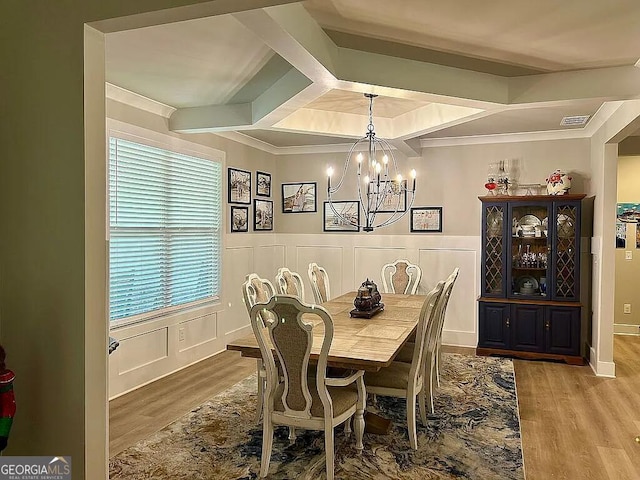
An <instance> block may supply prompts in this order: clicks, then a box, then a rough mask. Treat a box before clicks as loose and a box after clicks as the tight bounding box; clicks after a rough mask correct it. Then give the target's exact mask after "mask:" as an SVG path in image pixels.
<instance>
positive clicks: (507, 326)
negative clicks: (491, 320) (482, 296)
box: [507, 317, 509, 328]
mask: <svg viewBox="0 0 640 480" xmlns="http://www.w3.org/2000/svg"><path fill="white" fill-rule="evenodd" d="M507 328H509V317H507Z"/></svg>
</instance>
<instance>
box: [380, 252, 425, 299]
mask: <svg viewBox="0 0 640 480" xmlns="http://www.w3.org/2000/svg"><path fill="white" fill-rule="evenodd" d="M381 275H382V289H383V290H384V293H405V294H410V295H415V293H416V292H417V291H418V286H419V285H420V279H421V278H422V270H421V269H420V267H419V266H418V265H414V264H413V263H411V262H409V260H404V259H402V260H396V261H395V262H393V263H387V264H386V265H384V266H383V267H382V272H381Z"/></svg>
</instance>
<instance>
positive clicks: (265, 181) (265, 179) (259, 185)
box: [256, 171, 271, 197]
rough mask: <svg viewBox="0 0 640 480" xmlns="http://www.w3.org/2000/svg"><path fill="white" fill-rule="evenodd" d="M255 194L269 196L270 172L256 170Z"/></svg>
mask: <svg viewBox="0 0 640 480" xmlns="http://www.w3.org/2000/svg"><path fill="white" fill-rule="evenodd" d="M256 196H259V197H270V196H271V174H270V173H266V172H260V171H258V172H256Z"/></svg>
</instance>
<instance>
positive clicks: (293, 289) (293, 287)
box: [276, 267, 304, 302]
mask: <svg viewBox="0 0 640 480" xmlns="http://www.w3.org/2000/svg"><path fill="white" fill-rule="evenodd" d="M276 286H277V288H278V293H280V294H282V295H293V296H294V297H298V299H299V300H300V301H301V302H304V284H303V283H302V277H301V276H300V274H299V273H298V272H292V271H291V270H289V269H288V268H287V267H281V268H279V269H278V273H276Z"/></svg>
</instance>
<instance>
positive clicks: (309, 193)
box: [282, 182, 318, 213]
mask: <svg viewBox="0 0 640 480" xmlns="http://www.w3.org/2000/svg"><path fill="white" fill-rule="evenodd" d="M316 211H318V208H317V206H316V182H308V183H283V184H282V213H307V212H316Z"/></svg>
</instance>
